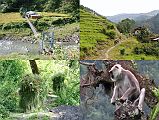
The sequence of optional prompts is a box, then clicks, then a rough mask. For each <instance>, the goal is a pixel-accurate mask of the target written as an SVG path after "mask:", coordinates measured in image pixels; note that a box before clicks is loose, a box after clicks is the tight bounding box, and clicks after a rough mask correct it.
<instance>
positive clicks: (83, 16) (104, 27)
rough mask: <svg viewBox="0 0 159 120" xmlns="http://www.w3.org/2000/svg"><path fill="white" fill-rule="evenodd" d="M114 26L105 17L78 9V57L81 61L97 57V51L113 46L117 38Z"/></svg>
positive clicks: (117, 34)
mask: <svg viewBox="0 0 159 120" xmlns="http://www.w3.org/2000/svg"><path fill="white" fill-rule="evenodd" d="M119 36H120V34H119V33H118V32H117V30H116V28H115V25H114V24H113V23H111V22H109V21H108V20H107V19H106V18H105V17H103V16H100V15H98V14H97V13H93V12H92V11H90V10H88V9H87V8H85V7H83V6H81V9H80V57H81V59H84V58H87V57H90V58H93V57H94V56H98V55H99V53H98V51H97V50H102V49H103V48H108V47H111V46H113V42H114V41H113V40H114V39H115V38H119Z"/></svg>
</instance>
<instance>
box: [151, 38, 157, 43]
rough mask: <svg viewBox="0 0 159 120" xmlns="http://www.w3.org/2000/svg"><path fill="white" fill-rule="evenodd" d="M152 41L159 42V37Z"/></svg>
mask: <svg viewBox="0 0 159 120" xmlns="http://www.w3.org/2000/svg"><path fill="white" fill-rule="evenodd" d="M151 41H156V42H159V37H157V38H153V39H151Z"/></svg>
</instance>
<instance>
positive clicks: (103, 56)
mask: <svg viewBox="0 0 159 120" xmlns="http://www.w3.org/2000/svg"><path fill="white" fill-rule="evenodd" d="M122 42H123V41H119V43H117V44H116V45H114V46H112V47H110V48H109V49H107V50H102V51H101V53H103V55H101V56H100V57H99V58H98V59H99V60H108V59H109V52H110V51H111V50H112V49H114V48H115V47H116V46H118V45H120V44H121V43H122Z"/></svg>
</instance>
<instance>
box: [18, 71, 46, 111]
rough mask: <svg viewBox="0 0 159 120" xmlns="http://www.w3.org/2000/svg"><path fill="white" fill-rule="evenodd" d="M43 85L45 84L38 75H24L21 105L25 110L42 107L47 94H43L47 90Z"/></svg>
mask: <svg viewBox="0 0 159 120" xmlns="http://www.w3.org/2000/svg"><path fill="white" fill-rule="evenodd" d="M43 86H45V84H44V83H43V80H42V79H41V78H40V76H38V75H30V74H27V75H25V76H24V77H23V79H22V82H21V83H20V90H19V95H20V101H19V105H20V108H21V109H22V110H23V111H24V112H26V111H32V110H35V109H36V108H39V107H40V103H43V100H44V97H45V96H46V95H45V96H42V95H43V92H45V91H46V90H47V89H46V88H45V87H43ZM45 93H46V92H45ZM40 95H41V96H40Z"/></svg>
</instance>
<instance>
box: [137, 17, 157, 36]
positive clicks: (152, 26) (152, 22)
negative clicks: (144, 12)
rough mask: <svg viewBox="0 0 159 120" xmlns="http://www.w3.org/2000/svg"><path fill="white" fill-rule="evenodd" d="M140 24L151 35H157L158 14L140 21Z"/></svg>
mask: <svg viewBox="0 0 159 120" xmlns="http://www.w3.org/2000/svg"><path fill="white" fill-rule="evenodd" d="M140 24H142V25H144V26H147V27H148V28H149V29H150V30H151V31H152V32H153V33H157V34H159V14H157V15H156V16H154V17H152V18H150V19H148V20H146V21H141V22H140Z"/></svg>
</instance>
